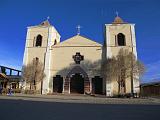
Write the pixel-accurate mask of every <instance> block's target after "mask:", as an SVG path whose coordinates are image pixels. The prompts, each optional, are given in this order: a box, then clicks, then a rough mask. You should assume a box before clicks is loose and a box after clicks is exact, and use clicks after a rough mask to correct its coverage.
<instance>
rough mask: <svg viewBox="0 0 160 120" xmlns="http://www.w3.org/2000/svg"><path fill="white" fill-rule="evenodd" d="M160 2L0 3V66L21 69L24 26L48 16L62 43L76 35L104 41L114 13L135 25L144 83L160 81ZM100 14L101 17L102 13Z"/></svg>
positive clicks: (44, 0) (51, 0) (28, 0)
mask: <svg viewBox="0 0 160 120" xmlns="http://www.w3.org/2000/svg"><path fill="white" fill-rule="evenodd" d="M159 6H160V1H158V0H14V1H13V0H0V21H1V24H0V25H1V29H0V64H1V65H7V66H11V67H16V68H18V69H20V68H21V66H22V59H23V52H24V46H25V37H26V30H27V26H32V25H37V24H39V23H41V22H42V21H44V20H46V18H47V16H50V22H51V23H52V25H54V26H55V27H56V29H57V30H58V31H59V33H60V34H61V37H62V39H61V40H62V41H63V40H65V39H67V38H69V37H72V36H74V35H75V34H76V26H77V25H78V24H80V25H81V26H82V27H83V28H82V29H81V35H84V36H86V37H89V38H91V39H93V40H95V41H97V42H99V43H102V42H103V36H102V31H103V29H102V26H103V24H105V23H106V24H107V23H111V22H112V21H113V19H114V17H115V16H116V15H115V12H116V11H118V12H119V16H120V17H121V18H123V20H124V21H126V22H129V23H135V24H136V26H135V27H136V39H137V51H138V57H139V59H140V60H141V61H142V62H143V63H144V64H145V65H146V67H147V71H146V74H145V76H144V77H143V82H149V81H150V80H152V79H158V78H160V54H159V50H160V30H159V28H160V7H159ZM102 11H103V14H102Z"/></svg>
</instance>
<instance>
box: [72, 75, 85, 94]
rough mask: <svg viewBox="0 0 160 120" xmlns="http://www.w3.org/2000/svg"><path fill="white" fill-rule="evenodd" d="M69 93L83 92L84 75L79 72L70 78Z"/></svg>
mask: <svg viewBox="0 0 160 120" xmlns="http://www.w3.org/2000/svg"><path fill="white" fill-rule="evenodd" d="M70 93H80V94H84V77H83V76H82V75H81V74H80V73H76V74H74V75H72V77H71V78H70Z"/></svg>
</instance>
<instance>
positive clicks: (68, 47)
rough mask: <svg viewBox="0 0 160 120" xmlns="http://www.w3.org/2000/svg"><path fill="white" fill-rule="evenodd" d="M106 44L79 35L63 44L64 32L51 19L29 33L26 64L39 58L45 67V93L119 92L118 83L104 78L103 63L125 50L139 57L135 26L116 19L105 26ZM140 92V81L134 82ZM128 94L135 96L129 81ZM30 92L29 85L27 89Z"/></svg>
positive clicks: (43, 90) (24, 59)
mask: <svg viewBox="0 0 160 120" xmlns="http://www.w3.org/2000/svg"><path fill="white" fill-rule="evenodd" d="M104 28H105V34H104V43H105V44H104V45H102V44H100V43H97V42H95V41H93V40H91V39H89V38H87V37H84V36H82V35H80V34H77V35H75V36H73V37H71V38H69V39H67V40H64V41H62V42H61V36H60V33H58V31H57V30H56V29H55V27H54V26H52V25H51V24H50V23H49V21H48V20H46V21H44V22H42V23H41V24H39V25H36V26H30V27H28V30H27V36H26V45H25V51H24V58H23V65H27V64H29V63H31V61H32V60H33V59H35V58H37V59H38V60H39V61H41V62H42V63H43V65H44V73H45V74H46V76H45V78H44V79H43V84H42V85H40V86H42V94H51V93H53V94H54V93H55V94H56V93H62V94H72V93H73V94H74V93H76V94H77V93H78V94H106V95H107V96H113V95H116V94H117V93H118V84H117V82H116V81H114V80H110V81H106V78H105V77H104V76H103V75H102V73H101V69H102V67H103V66H102V64H101V63H102V61H103V60H105V59H107V58H111V57H112V56H116V55H117V54H118V52H119V50H120V49H121V48H124V49H127V50H129V51H131V52H133V53H134V54H135V56H137V51H136V37H135V29H134V24H130V23H125V22H124V21H123V20H122V19H121V18H120V17H118V16H117V17H116V18H115V19H114V22H113V23H111V24H105V27H104ZM133 83H134V84H133V86H134V92H135V93H139V81H138V80H134V82H133ZM125 84H126V93H131V82H130V81H129V80H127V81H126V83H125ZM25 89H27V85H26V86H25Z"/></svg>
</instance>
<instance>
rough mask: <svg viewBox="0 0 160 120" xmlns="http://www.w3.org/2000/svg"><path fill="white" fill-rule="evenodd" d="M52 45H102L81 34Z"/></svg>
mask: <svg viewBox="0 0 160 120" xmlns="http://www.w3.org/2000/svg"><path fill="white" fill-rule="evenodd" d="M54 46H55V47H56V46H97V47H101V46H102V45H101V44H100V43H97V42H95V41H93V40H91V39H88V38H86V37H83V36H81V35H76V36H74V37H71V38H69V39H67V40H65V41H63V42H60V43H59V44H57V45H54Z"/></svg>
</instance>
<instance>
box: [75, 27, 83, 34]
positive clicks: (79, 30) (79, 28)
mask: <svg viewBox="0 0 160 120" xmlns="http://www.w3.org/2000/svg"><path fill="white" fill-rule="evenodd" d="M76 28H77V35H80V32H81V28H82V27H81V26H80V25H78V26H77V27H76Z"/></svg>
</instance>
